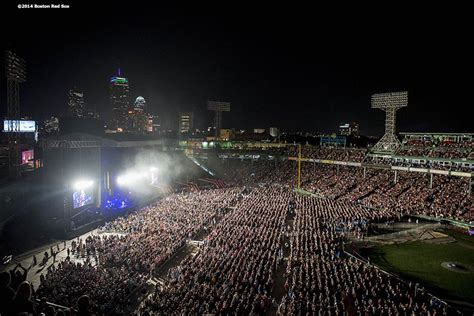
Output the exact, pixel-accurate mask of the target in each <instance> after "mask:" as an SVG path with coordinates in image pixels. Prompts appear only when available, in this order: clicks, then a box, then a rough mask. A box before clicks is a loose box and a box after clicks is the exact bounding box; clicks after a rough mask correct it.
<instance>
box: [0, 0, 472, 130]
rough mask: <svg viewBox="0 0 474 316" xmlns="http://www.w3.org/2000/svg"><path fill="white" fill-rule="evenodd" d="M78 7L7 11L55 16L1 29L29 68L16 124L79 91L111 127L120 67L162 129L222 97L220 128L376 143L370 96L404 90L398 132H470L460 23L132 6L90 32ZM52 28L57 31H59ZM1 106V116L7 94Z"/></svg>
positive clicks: (378, 123) (202, 113)
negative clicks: (355, 137)
mask: <svg viewBox="0 0 474 316" xmlns="http://www.w3.org/2000/svg"><path fill="white" fill-rule="evenodd" d="M73 5H76V7H75V9H74V7H72V8H73V9H71V10H69V11H68V12H61V13H54V12H51V10H49V11H48V12H46V11H45V12H44V13H41V14H38V11H36V12H23V13H21V12H18V10H16V11H13V14H17V15H19V14H28V16H30V17H31V19H32V22H34V21H36V19H38V20H39V19H44V17H45V15H48V16H50V17H52V18H51V19H49V20H48V21H44V23H42V24H41V25H39V26H38V28H39V30H40V31H42V32H45V34H50V33H51V32H53V31H54V34H55V36H41V37H35V36H34V34H30V32H28V30H27V29H24V30H23V29H21V28H19V29H18V30H14V31H9V32H8V33H7V32H6V31H5V30H6V28H3V30H4V31H3V32H2V38H3V40H2V44H3V46H4V47H2V48H9V49H12V50H14V51H16V52H17V53H18V54H19V56H21V57H22V58H24V59H25V60H26V61H27V63H28V76H29V78H28V81H27V82H26V83H24V84H23V85H22V91H21V110H22V115H30V116H33V117H35V118H36V119H41V118H46V117H49V116H50V115H51V114H56V113H60V112H62V111H64V109H65V104H66V103H67V100H66V93H67V91H68V90H69V89H70V88H71V87H73V86H78V87H80V89H81V91H83V92H84V93H85V95H86V96H87V102H88V104H89V105H90V106H91V107H92V108H96V109H97V111H98V112H99V113H100V114H101V116H104V117H105V118H109V117H110V115H111V113H110V110H109V109H108V107H109V104H110V103H109V101H108V87H107V84H108V78H110V76H111V75H112V74H113V73H115V72H116V69H117V68H118V67H120V68H121V69H122V71H123V74H122V75H123V76H125V77H127V78H129V79H130V81H131V82H133V87H132V88H131V89H132V90H133V93H131V95H130V97H131V98H133V99H134V98H136V97H137V96H143V97H144V98H145V99H146V100H147V104H148V108H149V111H150V112H151V113H156V114H159V115H160V116H161V117H162V118H163V124H164V125H165V127H166V128H169V127H171V126H175V122H176V118H177V117H178V114H179V112H181V111H193V112H194V113H195V121H196V125H198V126H199V125H202V126H206V125H209V123H210V122H212V113H208V111H207V110H206V102H207V101H208V100H222V101H228V102H230V103H232V107H233V108H232V112H231V113H230V114H229V115H225V117H224V122H223V127H225V128H242V129H251V128H254V127H267V128H268V127H270V126H278V127H280V128H281V129H282V130H290V131H297V130H301V131H315V132H322V131H327V132H331V131H337V126H338V124H339V123H340V122H341V121H348V122H349V121H355V122H359V123H360V131H361V133H362V134H369V135H379V136H381V135H382V134H383V129H384V126H383V124H382V121H383V113H380V111H376V110H373V109H371V108H370V96H371V95H372V94H374V93H379V92H387V91H399V90H408V92H409V95H410V104H409V107H408V108H406V109H403V110H401V111H400V113H399V114H398V130H399V131H414V132H416V131H426V132H433V131H446V132H456V131H458V132H471V131H472V130H473V127H472V124H471V122H470V119H469V117H467V116H466V115H460V113H462V111H465V110H468V109H469V104H468V103H467V102H466V101H465V100H467V94H468V88H467V82H464V81H463V80H462V79H461V77H459V76H458V74H459V72H460V71H461V70H462V69H463V67H464V66H465V62H464V59H463V56H464V54H468V50H466V49H463V48H465V47H464V45H465V44H464V43H463V42H461V41H458V39H459V38H460V37H462V29H461V31H459V32H457V33H453V32H454V31H455V30H458V25H457V24H456V25H452V26H451V28H447V29H446V30H445V31H443V32H441V31H440V29H438V28H439V27H438V28H435V27H433V28H432V29H430V31H429V32H425V31H424V30H423V28H421V27H419V26H417V25H416V23H415V22H416V21H415V19H416V17H417V15H416V13H412V14H408V13H405V14H406V20H404V23H403V24H402V25H399V24H397V23H394V22H395V21H397V20H396V18H397V14H394V17H393V18H392V17H389V18H388V19H387V21H383V19H382V18H377V19H376V21H375V22H377V25H380V28H378V31H374V30H372V29H370V28H368V27H367V26H366V25H362V24H360V25H359V24H355V25H353V23H354V21H355V20H357V19H355V18H354V17H353V18H354V19H355V20H354V19H347V20H346V19H345V18H346V16H345V15H342V16H341V17H339V18H338V19H336V20H334V21H333V22H332V24H330V23H329V24H328V21H327V19H321V20H318V19H316V18H314V17H313V18H312V19H308V18H309V17H310V16H308V15H307V14H305V13H303V12H302V10H294V11H291V10H290V12H288V15H289V16H291V19H288V23H286V24H285V23H283V24H284V25H282V24H281V23H278V22H279V18H281V17H282V14H283V13H284V11H283V8H275V9H274V10H273V11H272V14H268V15H265V17H264V18H263V19H259V14H261V13H262V12H261V11H260V10H258V9H256V11H255V12H253V13H250V12H247V11H246V10H245V8H240V9H236V11H235V12H234V13H236V15H237V17H234V16H232V15H230V14H229V12H227V13H225V14H221V12H220V11H219V10H216V11H212V12H208V13H206V14H204V15H200V14H195V15H188V14H185V13H181V12H179V13H178V12H176V11H175V10H173V9H170V8H166V7H163V8H161V9H162V10H156V11H154V12H147V11H146V10H138V12H135V11H133V9H132V11H133V13H134V15H132V16H131V17H130V20H129V21H128V22H127V25H123V26H120V25H110V24H109V23H108V20H107V18H109V17H112V16H113V15H114V14H115V13H117V12H121V11H120V9H118V8H115V9H114V8H112V9H110V11H109V10H106V11H105V12H106V16H105V17H102V16H101V14H99V12H100V11H97V12H92V13H91V17H90V21H89V23H88V25H86V26H84V25H81V26H78V25H77V23H76V22H77V21H78V20H77V19H78V17H77V13H78V12H84V10H86V11H87V8H85V7H83V6H81V5H80V4H78V3H73ZM331 12H332V11H331ZM331 12H330V13H331ZM197 13H199V12H197ZM239 14H243V16H245V17H246V19H245V22H244V21H243V19H242V18H238V16H239ZM297 14H301V18H300V19H298V18H297V17H298V15H297ZM321 14H322V13H320V14H319V15H317V16H316V17H319V18H321ZM329 15H331V14H329ZM327 18H328V17H327ZM367 21H369V22H370V20H367ZM336 22H337V23H336ZM375 22H374V23H375ZM429 22H430V21H429V19H428V25H431V24H430V23H429ZM57 23H61V25H63V28H61V29H56V26H55V25H56V24H57ZM458 23H462V22H461V21H459V22H458ZM335 24H337V25H335ZM371 24H373V23H371ZM392 24H393V25H392ZM351 26H353V27H351ZM372 27H373V25H372ZM453 34H454V35H453ZM118 43H120V44H118ZM58 45H59V46H60V47H61V51H58V50H57V49H56V47H57V46H58ZM433 45H434V46H433ZM37 47H41V49H37ZM2 80H5V79H4V78H3V79H2ZM131 101H132V100H131ZM0 104H2V107H1V108H2V110H1V111H2V113H1V114H2V115H4V114H5V113H4V112H5V108H6V106H5V104H6V97H5V91H3V89H2V90H1V91H0ZM453 107H454V108H455V109H456V111H448V110H446V111H444V112H445V113H443V118H444V119H443V121H441V120H439V112H440V111H443V110H444V109H445V108H451V109H452V108H453ZM167 125H168V126H167Z"/></svg>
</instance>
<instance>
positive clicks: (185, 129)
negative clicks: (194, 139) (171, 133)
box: [178, 112, 193, 134]
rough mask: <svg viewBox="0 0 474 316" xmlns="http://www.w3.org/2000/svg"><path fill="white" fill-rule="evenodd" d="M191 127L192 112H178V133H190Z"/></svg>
mask: <svg viewBox="0 0 474 316" xmlns="http://www.w3.org/2000/svg"><path fill="white" fill-rule="evenodd" d="M192 129H193V112H181V113H179V127H178V132H179V133H180V134H185V133H191V132H192Z"/></svg>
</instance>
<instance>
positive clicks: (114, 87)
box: [110, 68, 130, 131]
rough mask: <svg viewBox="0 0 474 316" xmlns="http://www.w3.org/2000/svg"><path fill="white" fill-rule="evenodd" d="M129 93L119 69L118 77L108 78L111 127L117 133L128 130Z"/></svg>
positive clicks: (126, 82)
mask: <svg viewBox="0 0 474 316" xmlns="http://www.w3.org/2000/svg"><path fill="white" fill-rule="evenodd" d="M129 92H130V87H129V85H128V79H127V78H124V77H121V73H120V68H119V70H118V75H117V76H113V77H112V78H110V104H111V106H112V124H111V127H112V128H113V129H117V131H126V130H127V129H128V128H129V126H128V125H129V124H128V121H129V120H128V111H129V106H130V101H129Z"/></svg>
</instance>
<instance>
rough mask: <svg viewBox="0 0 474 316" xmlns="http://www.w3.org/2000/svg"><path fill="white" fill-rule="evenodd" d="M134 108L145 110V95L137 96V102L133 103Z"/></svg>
mask: <svg viewBox="0 0 474 316" xmlns="http://www.w3.org/2000/svg"><path fill="white" fill-rule="evenodd" d="M133 108H134V110H135V111H136V112H140V111H145V109H146V101H145V98H144V97H137V98H136V99H135V103H134V104H133Z"/></svg>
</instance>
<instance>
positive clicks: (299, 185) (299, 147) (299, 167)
mask: <svg viewBox="0 0 474 316" xmlns="http://www.w3.org/2000/svg"><path fill="white" fill-rule="evenodd" d="M300 189H301V144H298V191H299V190H300Z"/></svg>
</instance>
